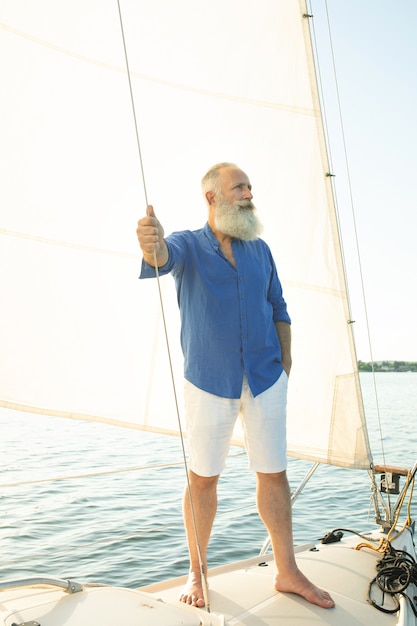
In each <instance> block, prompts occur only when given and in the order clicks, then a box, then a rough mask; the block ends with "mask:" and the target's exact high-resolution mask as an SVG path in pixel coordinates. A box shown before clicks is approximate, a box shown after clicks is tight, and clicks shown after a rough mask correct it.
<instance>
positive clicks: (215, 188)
mask: <svg viewBox="0 0 417 626" xmlns="http://www.w3.org/2000/svg"><path fill="white" fill-rule="evenodd" d="M225 167H236V168H237V165H235V164H234V163H217V165H213V167H211V168H210V169H209V171H208V172H207V173H206V174H204V176H203V178H202V180H201V189H202V191H203V195H204V196H205V195H206V193H207V192H208V191H212V192H213V193H215V194H219V193H220V176H219V174H220V170H222V169H223V168H225Z"/></svg>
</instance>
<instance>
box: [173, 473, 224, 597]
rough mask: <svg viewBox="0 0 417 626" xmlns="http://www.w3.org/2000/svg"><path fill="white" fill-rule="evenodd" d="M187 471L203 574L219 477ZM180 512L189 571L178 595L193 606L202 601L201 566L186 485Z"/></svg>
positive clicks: (214, 511)
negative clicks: (181, 511)
mask: <svg viewBox="0 0 417 626" xmlns="http://www.w3.org/2000/svg"><path fill="white" fill-rule="evenodd" d="M188 474H189V482H190V489H191V496H192V501H193V510H194V517H195V523H196V528H197V537H198V544H199V546H200V554H201V558H202V561H203V567H204V572H205V573H207V546H208V542H209V539H210V534H211V529H212V526H213V521H214V517H215V515H216V510H217V482H218V480H219V477H218V476H209V477H206V476H199V475H198V474H195V473H194V472H192V471H191V470H189V472H188ZM183 513H184V524H185V532H186V535H187V542H188V551H189V554H190V572H189V575H188V580H187V584H186V585H185V587H184V590H183V592H182V594H181V596H180V600H182V602H185V603H187V604H192V605H193V606H198V607H203V606H204V604H205V602H204V594H203V585H202V581H201V568H200V561H199V558H198V550H197V542H196V537H195V529H194V523H193V517H192V512H191V505H190V496H189V493H188V487H186V488H185V491H184V502H183Z"/></svg>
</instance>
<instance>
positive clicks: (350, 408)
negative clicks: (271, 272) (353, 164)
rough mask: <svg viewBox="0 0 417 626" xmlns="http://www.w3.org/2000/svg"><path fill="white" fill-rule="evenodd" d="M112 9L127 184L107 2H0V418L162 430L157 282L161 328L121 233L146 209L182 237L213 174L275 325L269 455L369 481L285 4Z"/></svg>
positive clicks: (314, 136)
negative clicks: (256, 247)
mask: <svg viewBox="0 0 417 626" xmlns="http://www.w3.org/2000/svg"><path fill="white" fill-rule="evenodd" d="M120 8H121V14H122V18H123V25H124V37H125V42H126V49H127V54H128V61H129V68H130V74H131V82H132V90H133V100H134V104H135V114H136V119H137V125H138V135H139V139H140V153H141V155H142V159H143V161H142V166H143V173H144V179H143V178H142V172H141V163H140V160H139V150H138V145H137V141H136V134H135V125H134V116H133V111H132V105H131V100H130V93H129V86H128V78H127V73H126V65H125V59H124V50H123V40H122V35H121V28H120V21H119V13H118V7H117V3H116V2H115V1H113V0H112V1H110V0H100V1H98V0H62V1H61V2H59V3H56V2H54V1H53V0H38V1H37V2H36V3H27V2H26V1H25V0H2V2H1V5H0V58H1V59H2V61H1V63H2V92H3V96H2V98H1V101H0V125H1V129H0V133H1V137H2V141H1V144H0V166H1V172H2V183H1V206H0V293H1V300H2V306H1V325H0V355H1V358H0V406H3V407H8V408H15V409H19V410H27V411H30V412H32V413H34V414H36V413H47V414H52V415H60V416H64V417H73V418H77V419H93V420H94V419H97V420H101V421H107V422H110V423H116V424H120V425H122V426H127V427H132V428H143V429H149V430H153V431H156V432H165V433H171V434H175V433H178V414H179V417H180V420H181V421H183V409H182V385H183V382H182V355H181V351H180V348H179V315H178V310H177V303H176V296H175V292H174V285H173V280H172V278H171V277H170V276H167V277H163V278H161V279H160V289H161V292H162V303H163V310H164V315H163V314H162V312H161V303H160V296H159V290H158V285H157V282H156V281H151V280H149V281H139V280H138V274H139V267H140V251H139V248H138V244H137V241H136V235H135V227H136V222H137V220H138V219H139V217H141V216H142V215H144V213H145V207H146V203H147V202H150V203H152V204H153V206H154V208H155V211H156V214H157V216H158V217H159V219H160V220H161V222H162V224H163V225H164V227H165V230H166V232H167V233H168V232H171V231H173V230H181V229H184V228H187V229H194V228H199V227H201V226H202V225H203V224H204V222H205V221H206V217H207V214H206V207H205V204H204V201H203V198H202V195H201V190H200V180H201V178H202V176H203V174H204V173H205V172H206V171H207V169H208V168H209V167H210V166H211V165H213V164H214V163H217V162H221V161H231V162H235V163H237V164H238V165H239V166H240V167H241V168H242V169H243V170H244V171H245V172H246V173H247V174H248V175H249V177H250V179H251V182H252V185H253V193H254V201H255V204H256V206H257V207H258V211H259V216H260V218H261V220H262V221H263V223H264V234H263V237H264V239H265V240H266V241H267V242H268V244H269V245H270V247H271V249H272V252H273V255H274V258H275V260H276V263H277V267H278V271H279V274H280V277H281V280H282V283H283V288H284V295H285V298H286V300H287V303H288V309H289V312H290V315H291V318H292V322H293V344H294V348H293V371H292V373H291V378H290V390H289V402H288V451H289V454H290V455H294V456H298V457H300V458H304V459H313V460H318V461H320V462H324V463H332V464H336V465H341V466H346V467H357V468H365V467H366V468H367V467H369V463H370V450H369V444H368V438H367V432H366V425H365V421H364V415H363V406H362V400H361V395H360V388H359V381H358V374H357V367H356V355H355V349H354V343H353V336H352V327H351V324H350V323H349V321H350V320H349V307H348V300H347V293H346V285H345V279H344V272H343V264H342V257H341V253H340V248H339V234H338V225H337V219H336V216H335V211H334V206H333V198H332V189H331V180H330V178H329V177H328V176H326V174H327V173H328V171H329V168H328V164H327V160H326V151H325V145H324V139H323V129H322V121H321V116H320V107H319V101H318V95H317V91H316V86H315V79H314V65H313V59H312V54H311V50H310V36H309V24H308V19H307V18H306V17H303V15H304V14H305V13H306V10H305V6H304V2H303V1H300V2H297V1H294V0H280V1H279V2H276V0H258V1H257V2H256V3H254V2H252V1H251V0H239V1H235V0H226V1H225V0H212V2H210V3H198V2H192V1H190V0H177V1H176V2H172V1H171V0H150V1H147V0H143V1H141V2H136V1H135V0H121V2H120ZM163 317H165V323H166V327H167V335H168V347H169V350H168V347H167V343H166V338H165V332H164V324H163ZM201 332H202V333H204V328H203V327H202V328H201ZM168 353H169V354H170V356H171V363H170V362H169V358H168ZM173 381H174V384H173ZM177 405H178V411H177V409H176V406H177ZM34 419H35V418H34ZM235 443H237V444H240V445H241V444H242V439H241V436H240V434H239V432H238V431H237V432H236V438H235Z"/></svg>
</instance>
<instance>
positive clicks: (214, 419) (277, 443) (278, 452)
mask: <svg viewBox="0 0 417 626" xmlns="http://www.w3.org/2000/svg"><path fill="white" fill-rule="evenodd" d="M287 387H288V376H287V374H286V373H285V372H282V374H281V376H280V377H279V379H278V380H277V382H276V383H274V385H272V387H270V388H269V389H267V390H266V391H264V392H263V393H261V394H259V395H258V396H256V398H254V397H253V395H252V392H251V390H250V388H249V385H248V381H247V379H246V376H244V380H243V385H242V394H241V397H240V398H239V399H234V398H221V397H220V396H215V395H213V394H211V393H208V392H207V391H203V390H202V389H199V388H198V387H195V386H194V385H193V384H192V383H190V382H189V381H187V380H186V381H185V386H184V397H185V413H186V422H187V438H188V452H189V467H190V469H191V470H192V471H193V472H194V473H195V474H198V475H199V476H217V475H218V474H220V473H221V472H222V470H223V469H224V468H225V467H226V457H227V455H228V452H229V448H230V442H231V439H232V435H233V428H234V425H235V422H236V419H237V418H238V417H240V419H241V423H242V428H243V434H244V440H245V448H246V453H247V455H248V461H249V468H250V469H252V470H254V471H255V472H262V473H265V474H270V473H271V474H272V473H275V472H282V471H284V470H285V469H286V467H287V454H286V449H287V441H286V406H287Z"/></svg>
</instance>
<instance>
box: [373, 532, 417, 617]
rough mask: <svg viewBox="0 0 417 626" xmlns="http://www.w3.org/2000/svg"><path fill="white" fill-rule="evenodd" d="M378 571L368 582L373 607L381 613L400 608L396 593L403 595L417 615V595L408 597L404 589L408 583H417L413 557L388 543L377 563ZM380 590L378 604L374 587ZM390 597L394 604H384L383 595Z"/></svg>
mask: <svg viewBox="0 0 417 626" xmlns="http://www.w3.org/2000/svg"><path fill="white" fill-rule="evenodd" d="M377 570H378V573H377V575H376V576H375V578H374V579H373V580H372V581H371V582H370V584H369V590H368V597H369V601H370V603H371V604H372V606H373V607H375V608H376V609H378V610H379V611H382V612H383V613H396V612H397V611H398V610H399V608H400V603H399V599H398V597H397V596H398V595H401V596H403V597H404V598H405V599H406V601H407V602H408V603H409V605H410V607H411V609H412V611H413V613H414V615H415V616H416V617H417V596H414V597H413V598H410V596H409V595H408V594H406V593H405V590H406V589H407V588H408V587H409V585H410V584H412V585H417V563H416V561H415V560H414V558H413V557H412V556H411V555H410V554H408V552H404V551H403V550H395V549H394V548H393V547H392V545H391V544H390V543H388V550H387V552H386V553H385V554H384V556H383V557H382V559H381V560H380V561H379V562H378V564H377ZM375 587H377V588H378V589H379V590H380V591H381V592H382V601H381V603H380V604H378V603H377V602H376V601H375V600H374V599H373V598H372V595H373V591H374V588H375ZM386 595H388V596H390V597H391V599H392V601H393V603H394V606H393V608H391V609H388V608H386V607H385V606H384V604H385V596H386Z"/></svg>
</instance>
